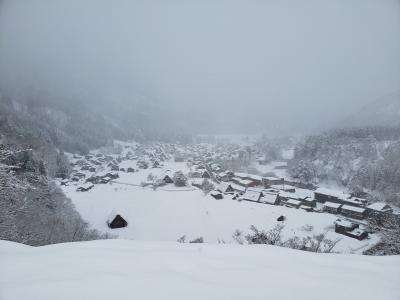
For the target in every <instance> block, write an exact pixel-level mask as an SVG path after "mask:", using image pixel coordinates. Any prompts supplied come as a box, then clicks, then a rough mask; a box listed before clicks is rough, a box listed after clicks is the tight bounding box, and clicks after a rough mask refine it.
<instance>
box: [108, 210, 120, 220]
mask: <svg viewBox="0 0 400 300" xmlns="http://www.w3.org/2000/svg"><path fill="white" fill-rule="evenodd" d="M117 215H118V214H117V212H116V211H115V210H114V209H113V210H112V211H111V212H110V214H109V215H108V217H107V222H108V223H111V222H112V221H113V220H114V219H115V217H116V216H117Z"/></svg>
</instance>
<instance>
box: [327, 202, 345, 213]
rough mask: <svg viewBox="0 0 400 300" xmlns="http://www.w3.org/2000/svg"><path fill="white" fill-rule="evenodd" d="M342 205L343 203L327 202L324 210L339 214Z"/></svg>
mask: <svg viewBox="0 0 400 300" xmlns="http://www.w3.org/2000/svg"><path fill="white" fill-rule="evenodd" d="M342 205H343V204H341V203H334V202H325V203H324V206H323V208H322V210H323V211H324V212H327V213H330V214H339V213H340V211H341V210H340V209H341V208H342Z"/></svg>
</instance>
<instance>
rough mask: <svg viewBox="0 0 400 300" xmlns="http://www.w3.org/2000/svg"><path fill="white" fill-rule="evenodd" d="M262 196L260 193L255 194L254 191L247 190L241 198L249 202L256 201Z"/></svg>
mask: <svg viewBox="0 0 400 300" xmlns="http://www.w3.org/2000/svg"><path fill="white" fill-rule="evenodd" d="M261 196H262V193H260V192H255V191H249V190H247V191H246V192H245V193H244V194H243V196H242V197H241V198H242V199H244V200H250V201H258V200H259V199H260V197H261Z"/></svg>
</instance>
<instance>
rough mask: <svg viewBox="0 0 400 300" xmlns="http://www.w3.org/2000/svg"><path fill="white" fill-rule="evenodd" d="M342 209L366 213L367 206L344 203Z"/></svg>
mask: <svg viewBox="0 0 400 300" xmlns="http://www.w3.org/2000/svg"><path fill="white" fill-rule="evenodd" d="M342 209H344V210H349V211H354V212H358V213H364V212H365V208H362V207H356V206H351V205H343V206H342Z"/></svg>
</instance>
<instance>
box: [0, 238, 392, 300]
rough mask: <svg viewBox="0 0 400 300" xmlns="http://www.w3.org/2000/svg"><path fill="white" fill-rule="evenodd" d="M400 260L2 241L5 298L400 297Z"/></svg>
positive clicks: (120, 243)
mask: <svg viewBox="0 0 400 300" xmlns="http://www.w3.org/2000/svg"><path fill="white" fill-rule="evenodd" d="M399 266H400V257H398V256H397V257H396V256H392V257H368V256H359V255H338V254H313V253H308V252H301V251H295V250H291V249H285V248H279V247H273V246H261V245H258V246H240V245H227V244H225V245H210V244H179V243H170V242H147V241H146V242H144V241H129V240H104V241H93V242H81V243H69V244H57V245H51V246H44V247H38V248H33V247H28V246H24V245H20V244H15V243H11V242H6V241H0V299H1V300H24V299H30V300H36V299H37V300H46V299H51V300H53V299H59V300H64V299H65V300H70V299H96V300H109V299H174V300H177V299H185V300H186V299H280V300H282V299H288V300H293V299H307V300H310V299H316V300H317V299H318V300H321V299H324V300H329V299H335V300H337V299H353V300H355V299H363V300H367V299H380V300H385V299H393V300H395V299H396V300H397V299H400V268H399Z"/></svg>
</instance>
